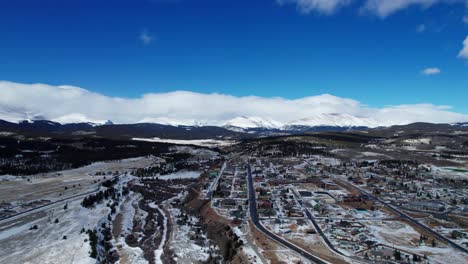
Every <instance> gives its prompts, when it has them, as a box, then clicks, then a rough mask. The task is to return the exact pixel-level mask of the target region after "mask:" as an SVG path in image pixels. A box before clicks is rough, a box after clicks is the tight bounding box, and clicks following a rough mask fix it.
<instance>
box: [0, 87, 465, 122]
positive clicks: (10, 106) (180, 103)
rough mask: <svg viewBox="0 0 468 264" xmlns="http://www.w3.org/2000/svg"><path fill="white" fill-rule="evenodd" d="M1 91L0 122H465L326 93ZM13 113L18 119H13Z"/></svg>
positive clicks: (424, 108) (432, 111) (421, 107)
mask: <svg viewBox="0 0 468 264" xmlns="http://www.w3.org/2000/svg"><path fill="white" fill-rule="evenodd" d="M0 91H1V95H2V96H1V97H0V118H4V119H5V118H7V117H10V121H18V120H22V119H25V118H31V117H34V116H40V117H41V118H43V119H49V120H58V121H62V122H66V121H67V120H71V121H85V120H91V121H93V120H97V121H102V120H108V119H110V120H112V121H113V122H114V123H137V122H142V121H151V120H154V121H161V122H163V123H171V122H174V123H180V124H184V123H185V124H191V123H195V122H197V123H203V124H210V125H219V124H222V123H223V122H224V121H226V120H229V119H232V118H234V117H238V116H258V117H263V118H271V119H273V120H276V121H279V122H282V123H286V122H290V121H293V120H297V119H301V118H307V117H310V116H314V115H316V114H321V113H341V114H350V115H355V116H360V117H367V118H372V119H374V120H377V121H379V122H380V123H381V124H382V125H392V124H405V123H410V122H417V121H424V122H435V123H449V122H457V121H468V115H464V114H459V113H455V112H452V111H450V109H449V108H447V107H446V106H437V105H431V104H414V105H397V106H386V107H383V108H370V107H368V106H366V105H364V104H362V103H361V102H359V101H356V100H353V99H349V98H341V97H336V96H333V95H329V94H323V95H317V96H309V97H304V98H300V99H294V100H292V99H285V98H281V97H274V98H265V97H258V96H244V97H236V96H232V95H226V94H216V93H214V94H201V93H194V92H187V91H175V92H169V93H150V94H145V95H143V96H141V97H139V98H136V99H127V98H117V97H109V96H105V95H102V94H98V93H94V92H91V91H88V90H85V89H81V88H78V87H72V86H51V85H46V84H20V83H13V82H6V81H0ZM9 112H13V114H12V113H9ZM18 112H21V113H22V115H18ZM11 119H15V120H11Z"/></svg>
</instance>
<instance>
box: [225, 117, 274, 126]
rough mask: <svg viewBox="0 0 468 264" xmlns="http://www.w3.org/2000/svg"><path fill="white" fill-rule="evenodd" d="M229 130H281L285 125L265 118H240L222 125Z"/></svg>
mask: <svg viewBox="0 0 468 264" xmlns="http://www.w3.org/2000/svg"><path fill="white" fill-rule="evenodd" d="M221 126H222V127H224V128H228V129H236V128H240V129H251V128H265V129H280V128H281V127H282V126H283V125H282V124H281V123H280V122H278V121H275V120H273V119H270V118H263V117H257V116H250V117H247V116H239V117H236V118H233V119H231V120H228V121H225V122H224V123H223V124H222V125H221Z"/></svg>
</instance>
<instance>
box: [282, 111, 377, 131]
mask: <svg viewBox="0 0 468 264" xmlns="http://www.w3.org/2000/svg"><path fill="white" fill-rule="evenodd" d="M378 126H380V124H379V123H378V122H377V121H376V120H373V119H370V118H365V117H356V116H353V115H347V114H316V115H314V116H310V117H307V118H302V119H299V120H295V121H292V122H289V123H287V124H286V125H285V126H284V127H283V129H285V130H291V129H294V128H295V127H369V128H374V127H378Z"/></svg>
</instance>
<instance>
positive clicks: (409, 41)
mask: <svg viewBox="0 0 468 264" xmlns="http://www.w3.org/2000/svg"><path fill="white" fill-rule="evenodd" d="M317 1H318V2H320V0H310V1H308V0H302V3H303V5H302V6H301V5H300V4H297V3H296V2H295V0H283V1H282V2H281V1H276V0H255V1H243V0H236V1H231V0H114V1H105V0H41V1H36V0H15V1H2V2H1V3H0V36H1V41H0V59H1V63H0V80H6V81H12V82H18V83H46V84H51V85H62V84H66V85H74V86H79V87H83V88H86V89H88V90H90V91H94V92H97V93H101V94H104V95H107V96H119V97H128V98H138V97H139V96H141V95H142V94H145V93H154V92H156V93H158V92H170V91H175V90H187V91H193V92H200V93H223V94H230V95H234V96H247V95H256V96H262V97H276V96H279V97H284V98H287V99H297V98H302V97H306V96H313V95H319V94H324V93H329V94H333V95H336V96H339V97H346V98H353V99H356V100H358V101H360V102H362V103H363V104H366V105H369V106H370V107H383V106H386V105H401V104H415V103H431V104H435V105H450V106H453V110H454V111H456V112H460V113H468V104H467V103H466V102H467V98H468V64H467V61H468V60H467V59H463V58H460V57H458V56H457V55H458V54H459V53H460V51H461V50H462V48H463V41H464V39H465V38H466V37H467V36H468V24H467V23H464V22H463V17H464V16H465V15H466V14H467V13H466V8H465V3H464V1H455V2H456V3H447V2H446V1H443V0H440V1H436V2H440V3H436V4H433V5H427V3H428V2H431V1H433V0H428V1H425V0H411V1H413V2H415V4H413V5H408V6H406V5H405V4H402V6H400V7H398V9H395V10H393V11H382V10H383V9H379V10H378V11H376V10H377V9H375V10H372V9H370V8H366V4H368V3H367V2H366V1H367V0H354V1H350V3H348V0H334V1H336V2H340V1H343V2H342V3H343V5H338V6H336V7H334V8H331V9H327V10H325V9H323V7H322V6H320V3H319V4H318V5H314V4H316V3H314V2H317ZM392 1H393V0H392ZM411 1H410V2H411ZM304 3H306V5H304ZM307 3H308V4H309V6H307ZM420 3H422V4H420ZM425 3H426V5H425ZM307 7H309V8H307ZM326 8H329V7H326ZM324 10H325V11H324ZM330 10H331V11H330ZM385 12H388V13H385ZM427 68H438V69H439V70H440V71H441V72H440V74H432V75H425V74H423V73H422V71H423V70H424V69H427Z"/></svg>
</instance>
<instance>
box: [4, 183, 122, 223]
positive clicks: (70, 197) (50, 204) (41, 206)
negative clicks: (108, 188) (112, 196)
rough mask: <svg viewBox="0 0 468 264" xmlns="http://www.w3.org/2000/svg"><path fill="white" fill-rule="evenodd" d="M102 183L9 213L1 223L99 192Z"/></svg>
mask: <svg viewBox="0 0 468 264" xmlns="http://www.w3.org/2000/svg"><path fill="white" fill-rule="evenodd" d="M120 176H121V175H117V176H114V177H112V178H110V180H113V179H115V178H117V177H120ZM101 184H102V183H101ZM101 184H99V186H98V187H97V188H96V189H94V190H92V191H88V192H84V193H80V194H76V195H73V196H69V197H66V198H63V199H60V200H56V201H53V202H50V203H48V204H44V205H40V206H37V207H34V208H31V209H28V210H26V211H23V212H19V213H16V214H12V215H9V216H7V217H4V218H2V219H0V224H2V223H4V222H7V221H9V220H12V219H15V218H17V217H21V216H25V215H28V214H30V213H34V212H36V211H40V210H43V209H47V208H49V207H54V206H57V205H59V204H63V203H64V202H70V201H74V200H76V199H77V198H81V197H83V196H86V195H89V194H94V193H97V192H98V191H99V190H101Z"/></svg>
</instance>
